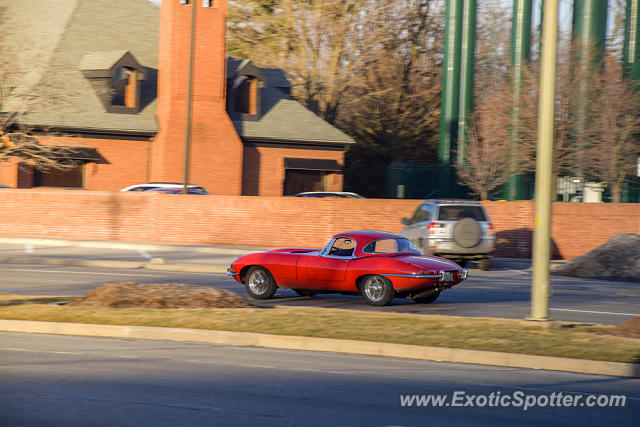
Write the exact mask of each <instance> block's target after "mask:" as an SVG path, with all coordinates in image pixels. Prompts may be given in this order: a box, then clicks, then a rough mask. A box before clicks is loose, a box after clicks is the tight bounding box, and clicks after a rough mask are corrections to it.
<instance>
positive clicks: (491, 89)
mask: <svg viewBox="0 0 640 427" xmlns="http://www.w3.org/2000/svg"><path fill="white" fill-rule="evenodd" d="M505 80H506V79H505ZM478 98H479V99H481V100H482V101H481V102H477V103H476V109H475V111H474V112H473V114H472V118H471V125H470V128H469V133H468V135H469V137H468V140H467V144H466V146H465V147H460V148H461V149H463V150H464V161H463V162H462V163H459V164H456V171H457V173H458V179H459V182H460V184H462V185H465V186H467V187H468V188H469V189H470V190H471V191H472V192H473V193H474V194H476V195H478V196H479V197H480V199H482V200H487V199H488V198H489V195H490V193H491V191H492V190H494V189H496V188H497V187H499V186H501V185H502V184H504V183H505V182H507V180H508V179H509V178H510V177H511V176H513V175H514V171H513V169H512V168H511V167H510V165H511V154H510V147H511V142H510V131H509V126H508V124H509V123H510V110H511V108H510V105H511V99H512V97H511V92H510V90H509V85H508V82H507V81H503V82H501V83H496V84H491V85H489V86H486V87H485V88H484V90H483V92H482V93H480V94H479V97H478ZM519 156H520V157H521V158H522V159H525V158H526V154H525V153H524V152H523V151H522V150H520V151H519Z"/></svg>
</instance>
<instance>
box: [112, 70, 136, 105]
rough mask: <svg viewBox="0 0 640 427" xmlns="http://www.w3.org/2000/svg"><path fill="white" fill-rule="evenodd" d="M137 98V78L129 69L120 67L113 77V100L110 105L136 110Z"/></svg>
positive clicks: (134, 72) (133, 71)
mask: <svg viewBox="0 0 640 427" xmlns="http://www.w3.org/2000/svg"><path fill="white" fill-rule="evenodd" d="M137 98H138V76H137V74H136V71H135V70H133V69H131V68H125V67H121V68H119V69H118V70H117V71H116V72H115V73H114V75H113V98H112V99H111V105H118V106H121V107H127V108H136V107H137Z"/></svg>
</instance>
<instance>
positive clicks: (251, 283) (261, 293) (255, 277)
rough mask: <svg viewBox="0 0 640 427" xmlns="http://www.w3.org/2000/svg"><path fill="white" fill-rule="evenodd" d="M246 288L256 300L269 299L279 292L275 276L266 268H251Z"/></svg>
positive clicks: (245, 284)
mask: <svg viewBox="0 0 640 427" xmlns="http://www.w3.org/2000/svg"><path fill="white" fill-rule="evenodd" d="M244 286H245V288H246V289H247V293H248V294H249V295H250V296H251V297H252V298H255V299H269V298H271V297H272V296H273V294H275V293H276V290H278V286H276V281H275V280H273V276H271V273H269V270H267V269H266V268H264V267H251V269H249V271H248V272H247V278H246V280H245V282H244Z"/></svg>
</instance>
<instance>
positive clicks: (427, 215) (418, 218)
mask: <svg viewBox="0 0 640 427" xmlns="http://www.w3.org/2000/svg"><path fill="white" fill-rule="evenodd" d="M430 219H431V206H429V205H426V204H425V205H420V207H419V208H418V209H416V212H415V213H414V214H413V218H411V223H412V224H416V223H418V222H424V221H429V220H430Z"/></svg>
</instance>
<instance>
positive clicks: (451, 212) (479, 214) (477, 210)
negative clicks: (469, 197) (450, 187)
mask: <svg viewBox="0 0 640 427" xmlns="http://www.w3.org/2000/svg"><path fill="white" fill-rule="evenodd" d="M464 218H471V219H475V220H476V221H486V220H487V217H486V216H485V214H484V210H483V209H482V206H473V205H450V206H440V209H439V210H438V221H460V220H461V219H464Z"/></svg>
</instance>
